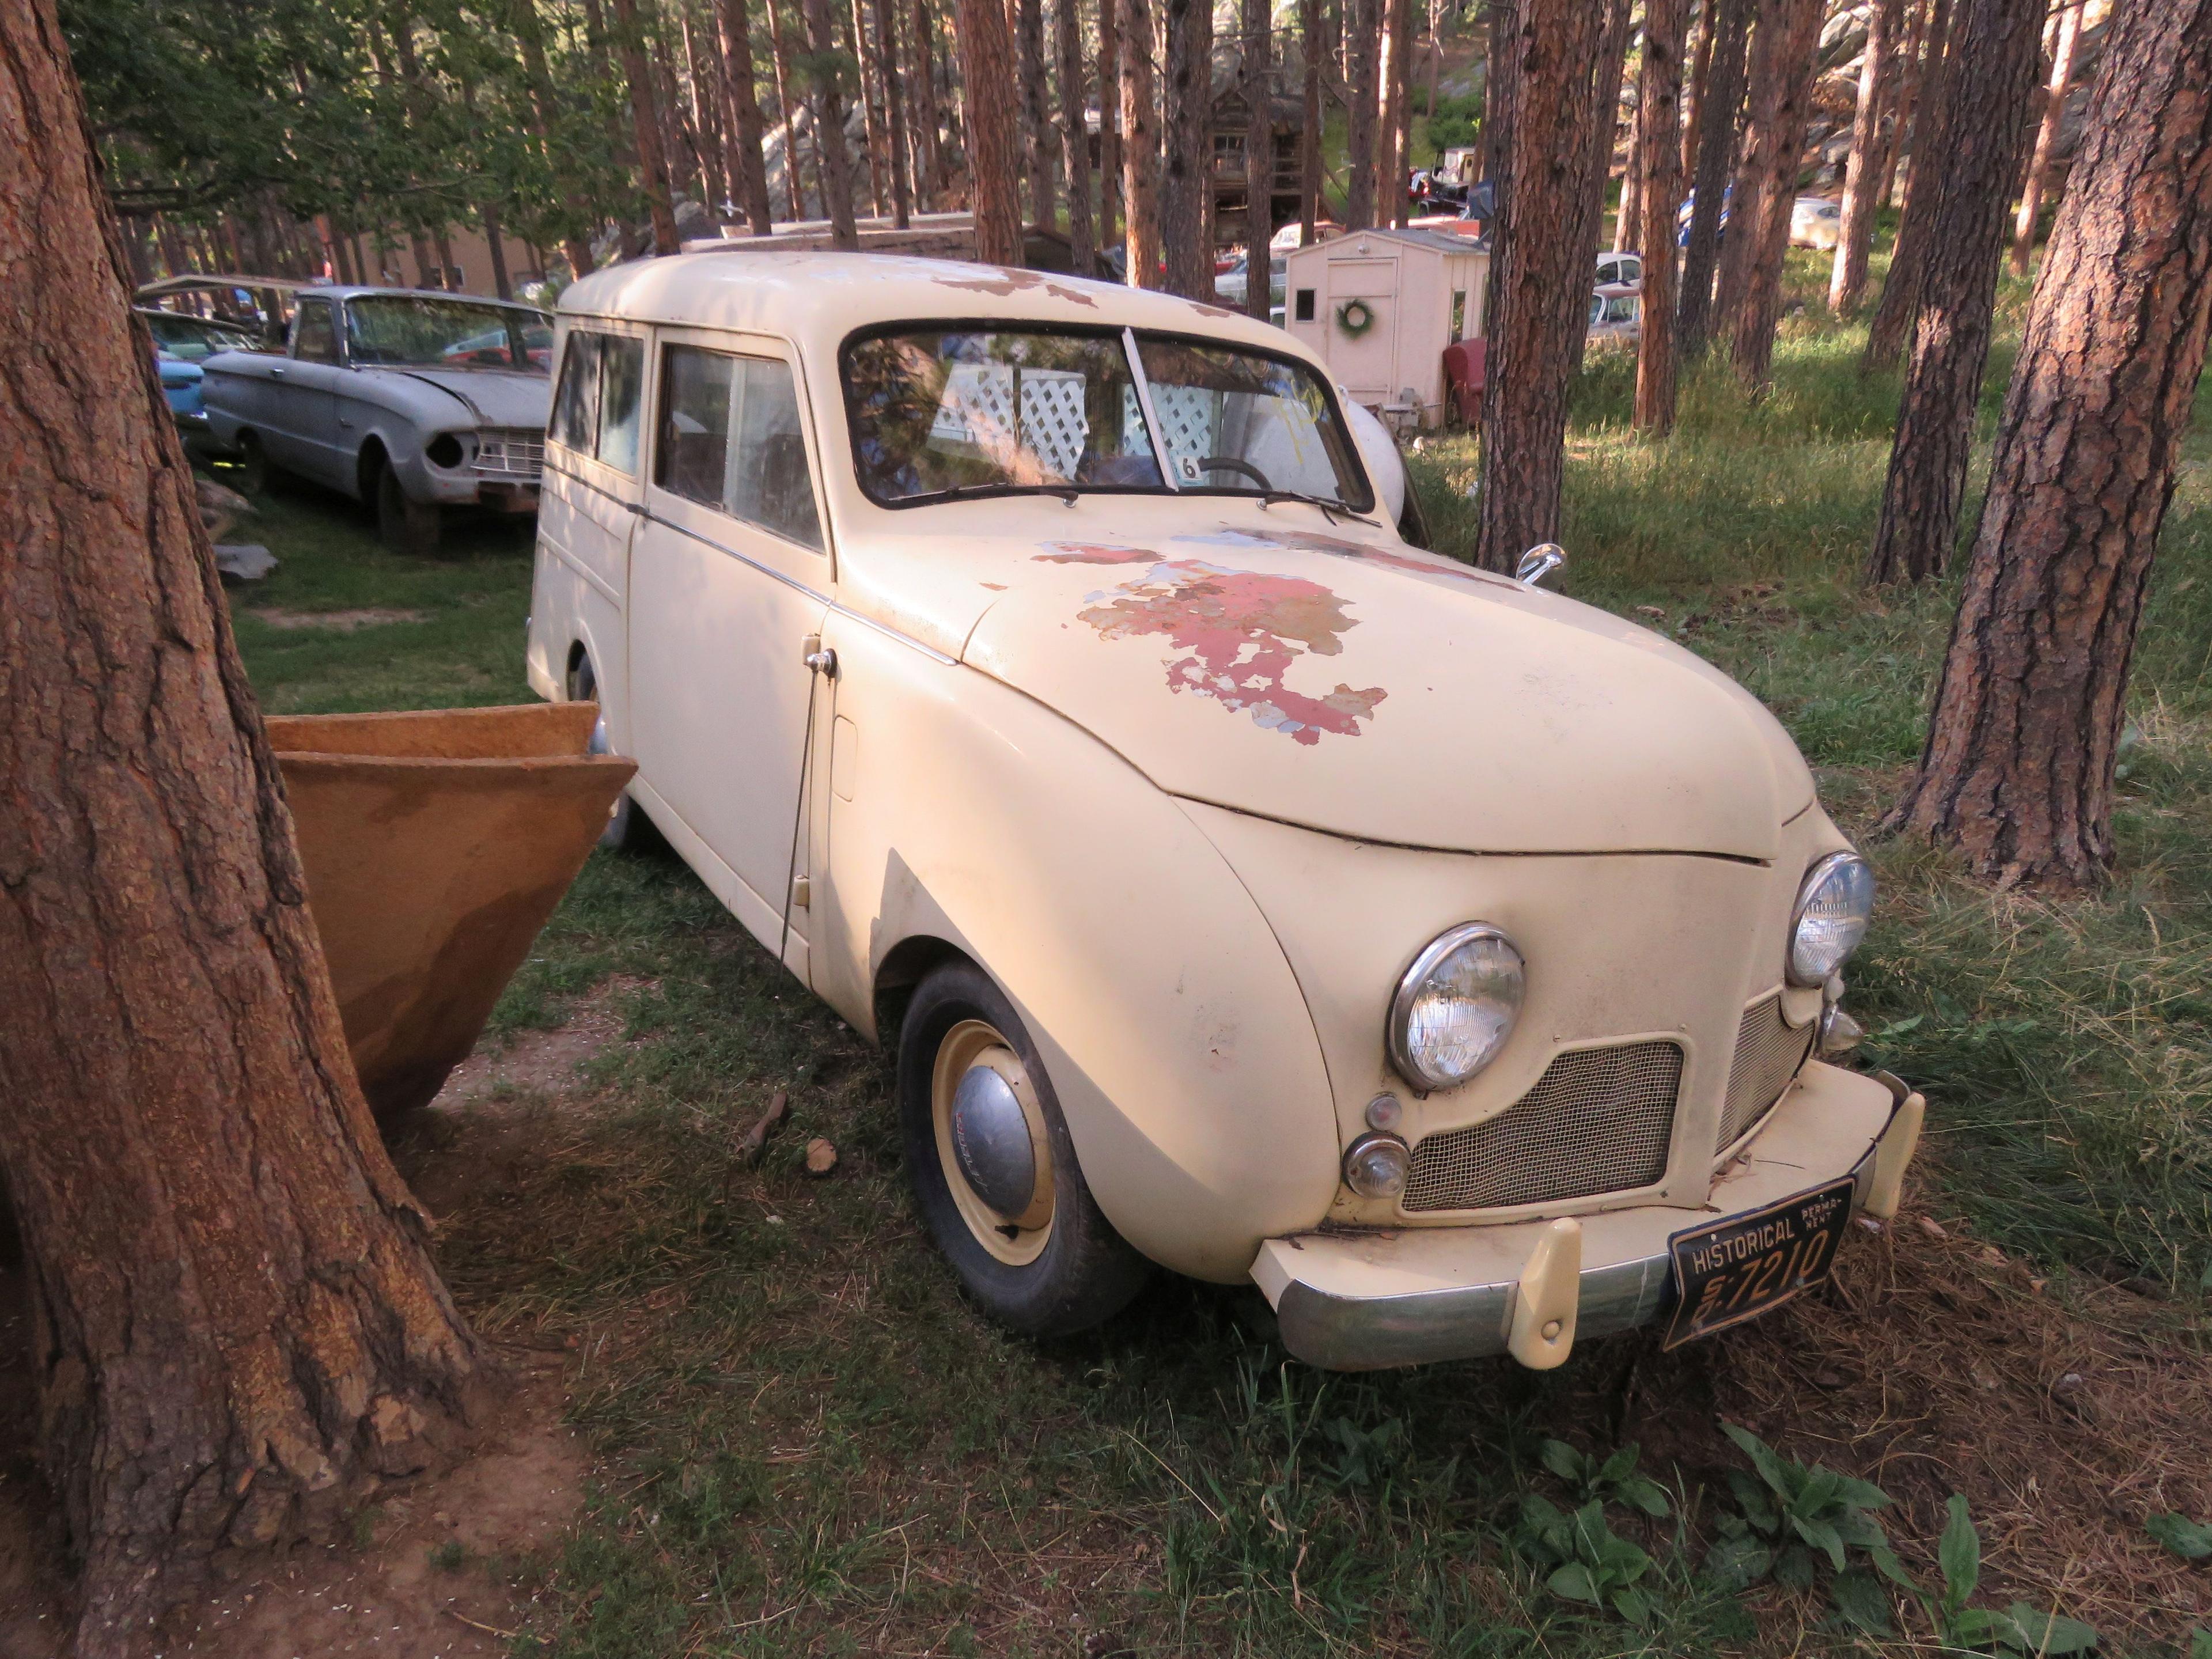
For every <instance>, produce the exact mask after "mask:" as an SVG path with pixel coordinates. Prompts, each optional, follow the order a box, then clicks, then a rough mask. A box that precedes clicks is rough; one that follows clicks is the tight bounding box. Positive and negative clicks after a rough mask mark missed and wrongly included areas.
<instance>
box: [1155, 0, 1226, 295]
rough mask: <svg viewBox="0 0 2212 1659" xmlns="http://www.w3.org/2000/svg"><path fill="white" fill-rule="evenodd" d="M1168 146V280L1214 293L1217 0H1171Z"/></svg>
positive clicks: (1164, 211)
mask: <svg viewBox="0 0 2212 1659" xmlns="http://www.w3.org/2000/svg"><path fill="white" fill-rule="evenodd" d="M1166 4H1167V23H1168V31H1167V33H1168V40H1167V52H1168V69H1167V111H1166V125H1167V153H1166V158H1165V162H1164V166H1163V167H1162V168H1161V170H1160V240H1161V242H1162V244H1163V246H1164V248H1165V251H1166V253H1167V257H1168V277H1167V288H1168V292H1170V294H1180V295H1182V296H1183V297H1184V298H1185V299H1187V300H1203V301H1209V302H1210V301H1212V298H1213V237H1212V234H1211V228H1210V226H1209V224H1208V217H1209V215H1208V207H1209V203H1208V201H1207V198H1208V197H1210V196H1211V195H1212V191H1213V5H1212V0H1166Z"/></svg>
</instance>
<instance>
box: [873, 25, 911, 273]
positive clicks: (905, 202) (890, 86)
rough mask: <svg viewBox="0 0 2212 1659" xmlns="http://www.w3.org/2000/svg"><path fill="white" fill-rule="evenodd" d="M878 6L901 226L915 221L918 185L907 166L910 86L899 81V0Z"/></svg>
mask: <svg viewBox="0 0 2212 1659" xmlns="http://www.w3.org/2000/svg"><path fill="white" fill-rule="evenodd" d="M872 3H873V4H874V6H875V9H876V61H877V62H878V64H881V66H882V68H883V76H884V116H885V118H886V119H887V120H889V122H890V137H891V155H890V167H891V223H892V224H893V225H894V226H896V228H899V229H901V230H904V229H906V228H908V226H909V225H911V224H912V223H913V222H914V186H913V182H912V179H911V175H910V174H909V173H908V170H907V161H908V145H907V127H906V89H905V88H903V87H902V86H901V85H900V84H899V80H900V73H899V50H898V0H872Z"/></svg>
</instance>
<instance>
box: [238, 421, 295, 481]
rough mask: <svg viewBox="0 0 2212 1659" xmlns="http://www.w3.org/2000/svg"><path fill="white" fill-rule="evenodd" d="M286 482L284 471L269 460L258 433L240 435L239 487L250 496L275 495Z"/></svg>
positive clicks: (242, 433)
mask: <svg viewBox="0 0 2212 1659" xmlns="http://www.w3.org/2000/svg"><path fill="white" fill-rule="evenodd" d="M283 481H284V474H283V469H282V468H281V467H279V466H278V465H276V462H274V461H272V460H270V459H269V452H268V450H266V449H265V448H264V447H262V443H261V437H260V435H259V434H258V433H253V432H241V433H240V434H239V435H238V487H239V489H240V490H241V491H242V492H243V493H245V494H246V495H275V494H276V491H277V489H278V488H279V487H280V486H281V485H282V484H283Z"/></svg>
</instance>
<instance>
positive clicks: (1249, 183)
mask: <svg viewBox="0 0 2212 1659" xmlns="http://www.w3.org/2000/svg"><path fill="white" fill-rule="evenodd" d="M1270 9H1271V5H1270V0H1244V100H1245V101H1244V106H1245V109H1246V110H1247V111H1248V112H1249V116H1248V118H1247V119H1246V121H1245V124H1244V309H1245V310H1246V311H1248V312H1249V313H1251V314H1252V316H1254V317H1255V318H1256V319H1258V320H1259V321H1261V322H1263V323H1264V322H1266V321H1267V316H1268V308H1269V301H1270V297H1271V290H1272V289H1273V286H1274V283H1273V275H1272V265H1273V253H1272V252H1270V250H1269V247H1268V242H1269V240H1270V239H1271V238H1272V237H1273V235H1274V234H1275V123H1274V118H1273V116H1274V88H1273V83H1274V76H1273V58H1274V41H1273V38H1272V37H1273V30H1272V29H1271V28H1270V27H1269V21H1270V20H1269V17H1268V13H1269V11H1270Z"/></svg>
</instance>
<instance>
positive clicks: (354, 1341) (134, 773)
mask: <svg viewBox="0 0 2212 1659" xmlns="http://www.w3.org/2000/svg"><path fill="white" fill-rule="evenodd" d="M0 131H6V132H7V133H8V134H9V143H6V144H4V145H0V269H4V270H7V271H8V272H9V278H10V280H9V290H8V291H9V300H8V307H9V316H10V318H11V319H13V325H11V326H10V327H9V329H8V330H7V331H5V332H4V334H0V426H3V427H4V429H5V430H7V431H9V432H10V433H13V434H15V435H17V437H16V441H12V442H9V443H8V444H6V445H4V446H0V711H4V712H0V998H4V1000H5V1005H6V1006H7V1007H8V1009H9V1017H8V1018H7V1019H6V1020H4V1021H0V1089H4V1090H5V1091H6V1095H7V1098H8V1100H9V1103H10V1105H9V1109H8V1110H7V1111H5V1112H0V1170H4V1171H5V1178H6V1182H7V1194H8V1198H9V1203H10V1204H11V1206H12V1207H13V1210H14V1212H15V1220H16V1225H17V1227H18V1229H19V1231H20V1232H21V1238H22V1242H23V1246H24V1249H25V1253H26V1257H27V1264H28V1269H29V1278H30V1283H31V1290H32V1308H31V1343H30V1348H31V1353H32V1361H33V1371H34V1374H35V1376H36V1378H37V1382H38V1387H39V1425H40V1459H41V1462H42V1463H43V1465H44V1468H45V1470H46V1474H47V1476H48V1478H49V1480H50V1481H51V1483H52V1486H53V1489H54V1491H55V1492H57V1494H58V1496H59V1498H60V1503H61V1509H62V1514H63V1518H64V1523H65V1525H66V1527H67V1528H68V1532H69V1536H70V1543H71V1547H72V1553H74V1555H75V1556H76V1559H78V1560H79V1561H80V1562H81V1563H82V1568H81V1573H80V1577H79V1581H78V1584H77V1591H78V1601H79V1607H80V1609H81V1611H80V1615H79V1621H78V1624H77V1628H76V1648H75V1651H76V1654H77V1655H78V1656H80V1659H107V1656H111V1655H115V1656H121V1655H136V1654H139V1653H143V1651H145V1650H146V1649H147V1647H148V1646H149V1637H150V1630H151V1621H152V1620H154V1619H155V1618H156V1617H158V1616H159V1615H160V1614H161V1612H162V1610H163V1608H164V1606H165V1605H166V1604H167V1602H168V1601H171V1600H172V1599H173V1598H174V1597H176V1596H178V1595H182V1594H186V1593H189V1592H191V1590H193V1589H196V1588H197V1587H198V1586H199V1585H200V1584H201V1583H203V1582H204V1576H205V1572H206V1570H207V1567H208V1565H209V1561H210V1558H211V1556H212V1555H213V1554H214V1553H215V1552H216V1551H217V1550H220V1549H228V1548H234V1547H249V1548H250V1547H257V1546H260V1545H264V1544H267V1543H269V1542H270V1541H275V1540H277V1539H279V1538H284V1537H289V1536H292V1535H295V1534H300V1533H301V1532H318V1533H327V1532H328V1531H330V1530H331V1529H332V1528H334V1527H335V1524H336V1523H337V1522H339V1520H340V1519H341V1515H342V1509H343V1506H344V1505H347V1504H354V1503H358V1502H360V1501H361V1500H362V1498H363V1497H364V1496H365V1495H366V1492H367V1490H368V1487H369V1486H370V1485H371V1484H372V1483H373V1482H374V1480H376V1479H377V1478H378V1477H380V1476H386V1475H399V1474H410V1473H413V1472H415V1471H416V1470H418V1469H420V1468H422V1467H424V1466H425V1464H426V1463H427V1462H428V1461H429V1459H430V1457H431V1455H432V1450H433V1449H434V1448H435V1446H437V1445H439V1444H441V1443H454V1440H455V1437H456V1436H457V1434H458V1432H459V1429H460V1426H461V1425H462V1424H463V1423H464V1422H465V1419H466V1416H467V1413H468V1409H469V1402H470V1397H471V1394H472V1392H473V1389H474V1388H475V1386H476V1383H477V1378H478V1376H479V1375H480V1367H481V1365H482V1363H483V1362H482V1360H481V1358H480V1356H479V1354H478V1352H477V1346H476V1343H475V1340H474V1339H473V1338H472V1337H471V1335H470V1334H469V1332H468V1330H467V1328H466V1327H465V1325H464V1324H463V1323H462V1322H461V1320H460V1318H459V1315H458V1314H457V1313H456V1312H455V1311H454V1310H453V1304H452V1303H451V1301H450V1300H449V1298H448V1297H447V1294H446V1291H445V1290H444V1287H443V1286H442V1285H441V1284H440V1282H439V1279H438V1276H437V1273H436V1272H435V1268H434V1267H433V1266H432V1264H431V1261H430V1257H429V1254H428V1237H429V1223H428V1217H427V1216H425V1215H424V1213H423V1212H422V1210H421V1209H420V1207H419V1206H417V1205H416V1202H415V1200H414V1199H413V1198H412V1197H411V1196H410V1194H409V1193H408V1191H407V1188H406V1187H405V1185H404V1183H403V1182H401V1181H400V1179H399V1177H398V1175H397V1174H396V1173H395V1172H394V1171H393V1170H392V1165H391V1164H390V1162H389V1160H388V1159H387V1158H386V1156H385V1153H384V1149H383V1146H382V1144H381V1143H380V1140H379V1139H378V1137H377V1132H376V1126H375V1124H374V1121H372V1119H371V1118H370V1115H369V1112H368V1106H367V1104H366V1103H364V1102H363V1100H362V1097H361V1091H360V1088H359V1085H357V1084H356V1081H355V1079H354V1073H353V1066H352V1062H351V1060H349V1057H348V1055H347V1053H346V1047H345V1039H344V1036H343V1031H342V1030H341V1028H340V1024H339V1020H338V1014H337V1005H336V1002H335V1001H334V1000H333V998H332V996H331V988H330V980H329V975H328V973H327V971H326V969H325V966H324V963H323V957H322V951H321V947H320V945H319V941H318V939H317V937H316V933H315V929H314V924H313V921H312V919H311V918H310V916H309V915H308V912H307V892H306V885H305V882H304V880H303V878H302V877H301V869H300V863H299V857H298V853H297V851H296V849H295V846H294V842H293V836H292V821H291V816H290V814H289V811H287V809H286V807H285V805H284V794H283V784H282V783H281V781H280V780H279V778H278V775H277V769H276V762H275V760H274V758H273V757H272V756H271V754H270V750H269V745H268V741H267V739H266V738H265V736H264V733H263V731H262V727H261V720H260V716H259V714H258V710H257V709H256V707H255V704H254V701H253V695H252V690H250V689H249V687H248V686H247V684H246V676H245V672H244V670H243V669H242V667H241V666H240V662H239V659H238V653H237V649H236V647H235V645H234V641H233V640H232V636H231V632H230V626H229V613H228V605H227V604H226V602H225V599H224V597H223V593H222V587H221V585H220V583H219V581H218V580H217V578H216V571H215V566H214V561H213V556H212V553H211V550H210V548H209V546H208V543H207V537H206V534H205V532H204V531H203V530H202V529H201V528H200V526H199V520H198V517H197V512H196V510H195V500H194V486H193V483H192V477H191V471H190V469H189V467H188V466H187V465H186V463H185V457H184V454H183V452H182V450H181V448H180V447H179V442H178V439H177V435H176V428H175V425H174V424H173V422H172V421H171V420H170V418H169V413H168V410H167V405H166V404H165V403H164V402H163V399H162V397H161V387H160V386H159V383H158V381H157V380H156V378H155V374H154V372H153V367H152V356H153V354H152V350H151V346H150V343H149V340H148V338H147V336H146V332H145V330H144V328H143V325H139V324H137V323H136V322H134V320H133V319H132V318H131V314H130V288H129V282H128V277H127V276H126V274H125V273H126V265H125V257H124V254H123V252H122V249H121V246H120V244H119V241H118V239H117V238H116V235H115V232H114V227H113V224H112V220H111V219H110V218H109V216H108V214H107V211H106V204H105V202H104V199H103V197H102V194H101V186H100V179H99V171H98V162H97V161H96V160H95V158H94V153H93V149H92V146H91V143H90V139H89V137H88V132H87V131H86V127H85V122H84V112H83V104H82V97H81V94H80V93H79V91H78V88H77V83H76V76H75V75H74V73H73V71H72V70H71V69H70V59H69V53H68V49H67V46H65V44H64V39H63V36H62V33H61V29H60V27H59V26H58V22H57V21H56V18H55V15H54V11H53V8H52V4H51V3H49V0H0ZM57 340H67V341H69V342H70V349H69V351H68V352H66V353H57V352H55V351H53V350H52V349H50V347H51V343H52V342H53V341H57Z"/></svg>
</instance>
